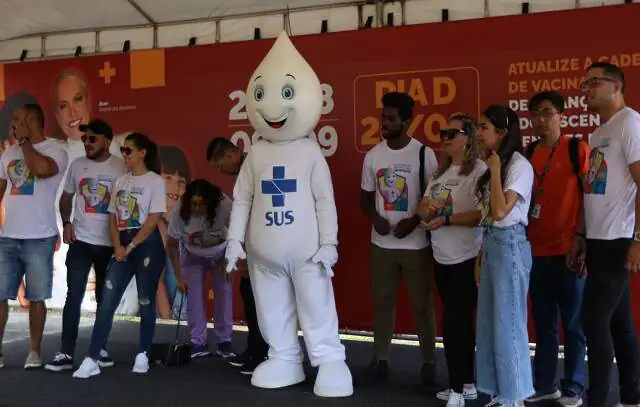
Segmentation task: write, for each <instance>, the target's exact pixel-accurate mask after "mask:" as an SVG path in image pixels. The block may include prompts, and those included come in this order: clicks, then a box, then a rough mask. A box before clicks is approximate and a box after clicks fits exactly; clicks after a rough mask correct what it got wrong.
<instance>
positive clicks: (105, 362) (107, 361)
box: [98, 349, 115, 367]
mask: <svg viewBox="0 0 640 407" xmlns="http://www.w3.org/2000/svg"><path fill="white" fill-rule="evenodd" d="M114 364H115V363H113V359H111V356H109V354H108V353H107V351H106V350H104V349H102V350H101V351H100V359H98V366H100V367H112V366H113V365H114Z"/></svg>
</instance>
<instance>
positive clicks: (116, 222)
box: [73, 133, 167, 379]
mask: <svg viewBox="0 0 640 407" xmlns="http://www.w3.org/2000/svg"><path fill="white" fill-rule="evenodd" d="M121 152H122V156H123V157H124V162H125V164H126V166H127V168H128V169H129V172H128V173H127V174H125V175H123V176H121V177H120V178H118V179H117V180H116V182H115V184H114V186H113V190H112V193H111V201H110V204H109V213H110V214H111V220H110V232H111V240H112V242H113V247H114V249H115V254H114V259H113V260H112V262H111V264H110V266H109V270H108V271H107V279H106V283H105V288H104V291H103V294H102V304H101V305H100V308H99V309H98V313H97V315H96V322H95V324H94V326H93V334H92V336H91V344H90V346H89V355H88V356H87V357H86V358H85V359H84V361H83V362H82V364H81V365H80V367H79V368H78V370H76V371H75V372H74V373H73V377H76V378H83V379H84V378H88V377H91V376H95V375H98V374H100V367H99V366H98V360H99V359H100V350H101V349H105V347H106V343H107V339H108V338H109V333H110V331H111V326H112V324H113V316H114V314H115V311H116V309H117V308H118V305H120V300H121V299H122V295H123V294H124V291H125V289H126V288H127V285H128V284H129V282H130V281H131V278H133V276H135V277H136V287H137V289H138V305H139V312H140V347H139V349H138V354H137V356H136V359H135V363H134V366H133V372H134V373H146V372H147V371H148V370H149V356H148V352H149V348H150V347H151V342H152V340H153V334H154V331H155V326H156V307H155V303H156V302H155V297H156V291H157V289H158V281H159V280H160V275H161V274H162V270H163V269H164V267H165V264H166V254H165V249H164V245H163V244H162V237H161V236H160V232H159V230H158V221H159V220H160V217H161V216H162V215H163V214H164V213H165V212H166V210H167V200H166V194H165V182H164V179H163V178H162V177H161V176H160V163H159V161H158V147H157V146H156V144H155V143H154V142H152V141H151V140H149V138H148V137H147V136H145V135H143V134H140V133H132V134H130V135H128V136H127V138H126V139H125V142H124V146H123V147H122V148H121Z"/></svg>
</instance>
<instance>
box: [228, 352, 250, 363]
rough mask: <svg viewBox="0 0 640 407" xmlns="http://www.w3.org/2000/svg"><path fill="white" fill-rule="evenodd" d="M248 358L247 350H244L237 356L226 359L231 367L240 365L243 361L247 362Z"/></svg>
mask: <svg viewBox="0 0 640 407" xmlns="http://www.w3.org/2000/svg"><path fill="white" fill-rule="evenodd" d="M248 360H249V353H248V352H247V351H244V353H242V354H240V355H238V356H233V357H231V358H229V359H227V361H228V362H229V364H230V365H231V366H233V367H242V366H244V364H245V363H247V361H248Z"/></svg>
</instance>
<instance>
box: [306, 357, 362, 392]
mask: <svg viewBox="0 0 640 407" xmlns="http://www.w3.org/2000/svg"><path fill="white" fill-rule="evenodd" d="M313 392H314V393H315V395H316V396H320V397H348V396H351V395H352V394H353V378H352V377H351V371H350V370H349V367H348V366H347V364H346V363H345V362H344V361H342V360H336V361H334V362H329V363H324V364H322V365H320V366H319V367H318V377H316V384H315V386H314V387H313Z"/></svg>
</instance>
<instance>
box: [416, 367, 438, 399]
mask: <svg viewBox="0 0 640 407" xmlns="http://www.w3.org/2000/svg"><path fill="white" fill-rule="evenodd" d="M420 377H421V379H422V380H421V383H420V390H421V391H422V393H423V394H426V395H428V396H435V395H436V394H437V392H438V390H439V388H438V374H437V371H436V367H435V366H434V365H430V364H427V363H424V364H423V365H422V369H421V370H420Z"/></svg>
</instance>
